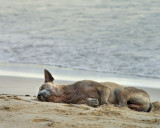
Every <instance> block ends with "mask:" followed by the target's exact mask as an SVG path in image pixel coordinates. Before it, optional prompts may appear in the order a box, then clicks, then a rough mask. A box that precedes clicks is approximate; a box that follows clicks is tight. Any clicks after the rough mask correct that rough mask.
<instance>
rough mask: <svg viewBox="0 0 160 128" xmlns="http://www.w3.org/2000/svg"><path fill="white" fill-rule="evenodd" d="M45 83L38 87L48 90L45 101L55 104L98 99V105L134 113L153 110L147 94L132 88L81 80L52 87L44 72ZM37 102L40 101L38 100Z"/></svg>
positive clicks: (79, 102)
mask: <svg viewBox="0 0 160 128" xmlns="http://www.w3.org/2000/svg"><path fill="white" fill-rule="evenodd" d="M44 75H45V83H44V84H43V85H42V86H41V87H40V89H39V94H40V93H41V92H42V90H46V89H48V90H49V91H50V92H51V95H50V96H48V97H47V98H45V101H48V102H56V103H74V104H83V103H87V99H88V98H94V99H98V101H99V105H102V104H108V103H110V104H117V105H118V106H119V107H123V106H126V107H129V108H130V109H133V110H136V111H144V112H149V111H151V110H152V109H153V105H152V104H151V103H150V97H149V95H148V93H147V92H145V91H144V90H142V89H138V88H134V87H124V86H122V85H119V84H116V83H113V82H101V83H98V82H95V81H91V80H83V81H78V82H75V83H74V84H71V85H67V86H66V85H56V86H55V85H54V84H53V80H54V78H53V77H52V75H51V73H50V72H49V71H47V70H44ZM39 100H42V99H40V98H39Z"/></svg>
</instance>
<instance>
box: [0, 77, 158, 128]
mask: <svg viewBox="0 0 160 128" xmlns="http://www.w3.org/2000/svg"><path fill="white" fill-rule="evenodd" d="M0 82H1V84H0V87H1V89H0V113H1V114H0V128H10V127H15V128H21V127H24V128H35V127H39V128H44V127H55V128H60V127H65V128H72V127H76V128H84V127H87V128H88V127H92V128H99V127H101V128H158V127H159V125H160V102H159V101H160V100H159V97H160V96H159V93H158V92H160V90H159V89H151V88H146V90H147V92H148V93H149V94H150V95H151V97H152V102H153V104H154V107H155V109H154V110H153V112H150V113H145V112H136V111H133V110H130V109H128V108H125V107H124V108H118V107H115V106H113V105H103V106H100V107H97V108H92V107H89V106H87V105H74V104H62V103H48V102H40V101H37V99H36V94H37V92H38V88H39V86H40V85H41V84H42V83H43V79H39V78H27V77H13V76H0ZM55 83H56V84H69V83H71V81H55ZM11 85H12V86H11ZM154 97H155V98H154Z"/></svg>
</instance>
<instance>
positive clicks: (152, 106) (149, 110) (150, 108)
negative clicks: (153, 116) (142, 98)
mask: <svg viewBox="0 0 160 128" xmlns="http://www.w3.org/2000/svg"><path fill="white" fill-rule="evenodd" d="M153 109H154V105H153V104H152V103H150V107H149V109H148V111H147V112H152V111H153Z"/></svg>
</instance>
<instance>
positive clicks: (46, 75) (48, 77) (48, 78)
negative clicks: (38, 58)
mask: <svg viewBox="0 0 160 128" xmlns="http://www.w3.org/2000/svg"><path fill="white" fill-rule="evenodd" d="M44 79H45V83H46V82H52V83H53V81H54V78H53V77H52V74H51V73H50V72H49V71H48V70H47V69H44Z"/></svg>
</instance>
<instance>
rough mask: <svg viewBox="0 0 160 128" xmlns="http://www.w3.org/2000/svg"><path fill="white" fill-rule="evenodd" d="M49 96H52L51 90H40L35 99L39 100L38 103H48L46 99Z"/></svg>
mask: <svg viewBox="0 0 160 128" xmlns="http://www.w3.org/2000/svg"><path fill="white" fill-rule="evenodd" d="M51 95H52V92H51V90H49V89H45V90H42V91H40V92H39V93H38V95H37V98H38V100H40V101H48V100H47V99H48V97H49V96H51Z"/></svg>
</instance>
